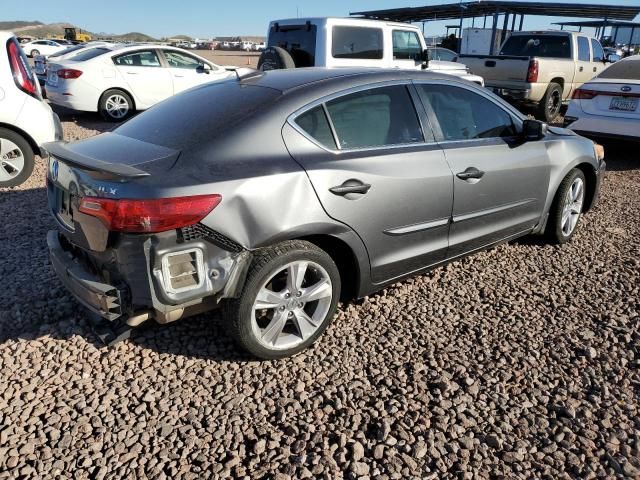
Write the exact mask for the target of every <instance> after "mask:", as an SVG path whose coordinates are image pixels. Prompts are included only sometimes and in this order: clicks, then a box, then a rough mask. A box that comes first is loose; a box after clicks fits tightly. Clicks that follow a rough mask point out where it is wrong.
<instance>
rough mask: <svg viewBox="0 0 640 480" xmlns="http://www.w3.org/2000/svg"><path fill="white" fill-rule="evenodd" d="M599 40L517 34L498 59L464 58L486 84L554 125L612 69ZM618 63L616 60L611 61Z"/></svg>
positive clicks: (546, 33)
mask: <svg viewBox="0 0 640 480" xmlns="http://www.w3.org/2000/svg"><path fill="white" fill-rule="evenodd" d="M608 60H609V58H608V57H607V56H606V55H605V53H604V51H603V49H602V46H601V45H600V42H598V40H596V39H595V38H591V37H588V36H586V35H584V34H582V33H578V32H567V31H557V30H556V31H542V32H514V33H512V34H511V36H510V37H509V38H507V40H506V41H505V42H504V43H503V44H502V47H501V48H500V54H499V55H491V56H488V55H460V61H462V62H463V63H465V64H466V65H467V66H468V67H469V69H470V70H471V71H472V72H473V73H475V74H476V75H480V76H482V77H483V78H484V80H485V86H486V87H487V88H492V89H493V90H494V91H495V92H496V93H498V94H499V95H502V96H504V97H506V98H507V99H509V100H512V101H518V102H524V103H532V104H535V105H536V106H537V117H538V118H540V119H541V120H544V121H546V122H551V121H553V120H554V119H555V118H556V117H557V116H558V114H559V112H560V108H561V106H562V104H563V103H567V102H568V101H569V100H570V99H571V95H572V94H573V92H574V90H575V89H577V88H578V87H580V85H582V84H583V83H585V82H587V81H589V80H591V78H593V77H594V76H595V75H597V74H598V73H599V72H601V71H602V70H603V69H604V68H606V67H607V62H608ZM611 60H614V59H611Z"/></svg>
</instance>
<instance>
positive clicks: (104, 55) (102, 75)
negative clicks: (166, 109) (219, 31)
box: [46, 45, 235, 121]
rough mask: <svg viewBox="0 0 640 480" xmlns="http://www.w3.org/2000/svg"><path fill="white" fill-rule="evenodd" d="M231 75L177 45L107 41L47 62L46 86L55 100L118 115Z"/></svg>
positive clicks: (114, 117)
mask: <svg viewBox="0 0 640 480" xmlns="http://www.w3.org/2000/svg"><path fill="white" fill-rule="evenodd" d="M234 75H235V73H233V72H230V71H228V70H226V69H224V68H222V67H220V66H218V65H216V64H214V63H211V62H210V61H208V60H205V59H204V58H202V57H199V56H197V55H195V54H193V53H190V52H186V51H184V50H181V49H179V48H175V47H168V46H162V47H160V46H151V45H134V46H128V47H124V48H119V49H115V50H114V49H112V48H110V47H106V46H105V47H97V48H92V49H90V50H86V51H84V52H81V53H79V54H78V55H75V56H73V57H71V58H68V59H67V60H63V61H61V62H55V63H53V62H50V63H49V65H48V70H47V82H46V90H47V97H48V99H49V101H50V102H51V103H53V104H55V105H60V106H63V107H67V108H71V109H73V110H80V111H85V112H100V113H101V114H102V115H103V117H104V118H105V119H106V120H110V121H122V120H124V119H125V118H127V117H128V116H129V115H130V114H131V113H133V112H134V111H136V110H145V109H147V108H149V107H151V106H153V105H155V104H156V103H158V102H161V101H162V100H164V99H165V98H168V97H170V96H171V95H174V94H176V93H179V92H182V91H183V90H186V89H188V88H191V87H194V86H196V85H200V84H202V83H208V82H212V81H216V80H222V79H225V78H229V77H231V76H234Z"/></svg>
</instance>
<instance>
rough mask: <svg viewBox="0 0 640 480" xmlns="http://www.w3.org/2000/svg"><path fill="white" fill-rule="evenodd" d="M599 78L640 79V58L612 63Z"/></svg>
mask: <svg viewBox="0 0 640 480" xmlns="http://www.w3.org/2000/svg"><path fill="white" fill-rule="evenodd" d="M598 78H614V79H620V80H640V60H635V59H634V60H623V61H621V62H616V63H612V64H611V65H610V66H608V67H607V68H606V69H605V70H604V71H603V72H602V73H601V74H600V75H598Z"/></svg>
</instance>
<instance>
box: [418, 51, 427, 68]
mask: <svg viewBox="0 0 640 480" xmlns="http://www.w3.org/2000/svg"><path fill="white" fill-rule="evenodd" d="M416 57H417V58H416V61H418V62H422V69H423V70H426V69H427V68H429V50H426V49H425V50H423V51H422V52H421V53H419V54H417V55H416Z"/></svg>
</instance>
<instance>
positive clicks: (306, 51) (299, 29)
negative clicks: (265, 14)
mask: <svg viewBox="0 0 640 480" xmlns="http://www.w3.org/2000/svg"><path fill="white" fill-rule="evenodd" d="M316 32H317V28H316V26H315V25H311V24H309V25H306V24H305V25H282V26H277V25H274V26H273V27H271V30H270V31H269V46H270V47H280V48H283V49H285V50H286V51H287V52H289V55H291V58H293V62H294V63H295V64H296V67H298V68H301V67H313V66H314V65H315V62H316Z"/></svg>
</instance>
